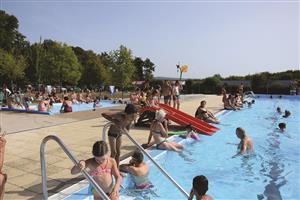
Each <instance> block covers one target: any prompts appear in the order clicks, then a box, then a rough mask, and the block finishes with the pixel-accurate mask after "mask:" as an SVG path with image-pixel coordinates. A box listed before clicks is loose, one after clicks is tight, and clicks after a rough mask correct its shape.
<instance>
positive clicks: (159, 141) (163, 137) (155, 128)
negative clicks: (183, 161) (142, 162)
mask: <svg viewBox="0 0 300 200" xmlns="http://www.w3.org/2000/svg"><path fill="white" fill-rule="evenodd" d="M165 116H166V113H165V111H163V110H162V109H160V110H158V111H156V113H155V119H154V120H153V121H152V123H151V126H150V134H149V137H148V143H147V146H152V145H153V144H156V148H157V149H160V150H171V151H177V152H180V151H182V149H183V146H182V145H181V144H177V143H176V142H172V141H168V140H167V137H168V131H167V127H164V124H163V123H164V121H165ZM165 126H166V125H165ZM152 137H153V139H154V141H153V142H151V139H152Z"/></svg>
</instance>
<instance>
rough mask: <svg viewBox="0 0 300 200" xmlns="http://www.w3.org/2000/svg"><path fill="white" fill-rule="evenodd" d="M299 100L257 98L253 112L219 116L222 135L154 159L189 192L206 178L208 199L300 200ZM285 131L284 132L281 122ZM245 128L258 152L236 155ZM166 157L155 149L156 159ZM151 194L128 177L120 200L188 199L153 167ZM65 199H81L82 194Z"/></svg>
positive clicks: (192, 142)
mask: <svg viewBox="0 0 300 200" xmlns="http://www.w3.org/2000/svg"><path fill="white" fill-rule="evenodd" d="M277 106H279V107H281V109H282V110H283V111H284V110H285V109H287V110H289V111H291V113H292V114H291V116H290V117H288V118H283V117H282V114H281V115H280V114H277V113H276V107H277ZM299 108H300V100H299V99H285V98H284V99H269V98H259V99H256V103H255V104H254V105H252V106H251V107H245V108H243V109H242V110H241V111H231V112H227V113H225V114H223V115H221V116H220V119H221V122H222V124H220V125H218V127H219V128H220V131H218V132H217V133H215V134H214V135H213V136H201V139H200V141H195V140H193V139H187V140H184V141H182V142H183V143H186V145H185V150H184V151H183V152H182V153H180V154H178V153H175V152H170V151H168V152H166V151H164V152H163V153H161V154H159V155H157V156H155V159H156V160H157V161H158V162H159V163H160V164H161V166H162V167H163V168H164V169H165V170H166V171H168V172H169V174H170V175H171V176H172V177H173V178H174V179H175V180H176V181H177V182H178V183H179V184H180V185H181V186H182V187H183V188H184V189H185V190H186V191H187V192H188V193H189V191H190V189H191V187H192V179H193V177H195V176H197V175H205V176H206V177H207V178H208V180H209V191H208V192H207V194H209V195H211V196H212V197H213V198H214V199H291V200H294V199H295V200H296V199H300V190H299V188H300V187H299V186H300V176H299V172H300V169H299V168H300V163H299V162H300V161H299V160H300V153H299V147H300V140H299V139H300V137H299V134H300V131H299V125H300V119H299V118H300V117H299V115H300V109H299ZM280 122H285V123H286V124H287V129H286V131H285V132H284V133H280V132H279V131H278V129H277V127H278V123H280ZM237 127H242V128H244V129H245V131H246V133H247V134H248V136H249V137H250V138H251V139H252V141H253V143H254V150H255V153H254V154H252V155H244V156H237V157H234V158H232V156H233V155H235V154H236V153H237V144H238V143H239V139H238V138H237V137H236V134H235V129H236V128H237ZM157 152H162V151H158V150H154V151H152V152H151V154H152V155H154V154H157ZM150 166H151V170H150V180H151V181H152V183H153V185H154V186H155V187H154V189H152V190H150V191H144V192H138V191H134V190H133V189H132V182H131V181H130V178H124V179H123V185H124V186H125V188H126V189H121V199H155V200H163V199H172V200H175V199H186V197H185V196H184V195H183V194H182V193H180V192H179V191H178V190H177V189H176V187H175V186H173V185H172V184H171V183H170V182H169V181H168V180H167V179H166V178H165V177H164V176H163V175H162V174H161V173H160V172H159V171H158V169H156V167H154V166H153V165H152V164H150ZM83 192H85V195H86V198H87V199H88V198H91V196H89V197H88V195H87V194H90V193H89V192H88V189H87V188H83V189H82V190H81V191H80V192H78V193H77V194H73V195H72V196H70V197H69V198H67V199H83V197H82V196H81V197H79V196H80V195H78V194H79V193H83Z"/></svg>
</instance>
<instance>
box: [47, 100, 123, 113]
mask: <svg viewBox="0 0 300 200" xmlns="http://www.w3.org/2000/svg"><path fill="white" fill-rule="evenodd" d="M61 105H62V104H61V103H55V104H54V105H53V107H52V109H51V110H50V115H57V114H61V113H60V108H61ZM93 105H94V103H81V104H73V105H72V110H73V112H79V111H85V110H93ZM120 105H122V104H113V103H112V101H111V100H101V102H100V104H99V105H97V106H96V109H98V108H107V107H113V106H120Z"/></svg>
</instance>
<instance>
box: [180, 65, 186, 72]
mask: <svg viewBox="0 0 300 200" xmlns="http://www.w3.org/2000/svg"><path fill="white" fill-rule="evenodd" d="M180 70H181V72H187V71H188V66H187V65H183V66H181V68H180Z"/></svg>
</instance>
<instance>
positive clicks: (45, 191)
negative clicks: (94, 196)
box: [40, 135, 109, 200]
mask: <svg viewBox="0 0 300 200" xmlns="http://www.w3.org/2000/svg"><path fill="white" fill-rule="evenodd" d="M49 140H54V141H56V142H57V143H58V144H59V146H60V147H61V148H62V150H63V151H64V152H65V153H66V154H67V156H68V157H69V158H70V159H71V160H72V161H73V163H74V164H75V165H77V164H78V160H77V159H76V158H75V157H74V155H73V154H72V153H71V151H70V150H69V149H68V148H67V147H66V145H65V144H64V142H63V141H62V140H61V139H60V138H59V137H57V136H55V135H48V136H47V137H45V138H44V139H43V141H42V143H41V147H40V159H41V172H42V185H43V197H44V200H47V199H48V186H47V175H46V161H45V146H46V142H48V141H49ZM82 173H83V175H84V177H85V178H86V179H87V180H88V181H89V183H90V184H92V186H93V187H94V188H95V190H96V191H97V192H98V193H99V195H100V196H101V198H102V199H105V200H109V197H108V196H107V195H106V194H105V192H104V191H103V190H102V189H101V187H100V186H99V185H98V184H97V183H96V181H95V180H94V179H93V178H92V177H91V176H90V175H89V174H88V172H87V171H86V170H85V169H84V170H83V171H82Z"/></svg>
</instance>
